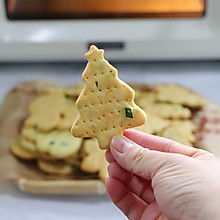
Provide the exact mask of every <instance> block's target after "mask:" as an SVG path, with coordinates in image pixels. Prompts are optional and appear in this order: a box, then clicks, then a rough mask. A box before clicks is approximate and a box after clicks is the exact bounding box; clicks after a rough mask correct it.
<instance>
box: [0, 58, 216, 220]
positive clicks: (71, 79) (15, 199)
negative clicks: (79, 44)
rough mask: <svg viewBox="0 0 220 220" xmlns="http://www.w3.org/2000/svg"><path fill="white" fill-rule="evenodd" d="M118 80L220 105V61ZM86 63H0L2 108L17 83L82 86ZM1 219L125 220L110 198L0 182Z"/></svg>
mask: <svg viewBox="0 0 220 220" xmlns="http://www.w3.org/2000/svg"><path fill="white" fill-rule="evenodd" d="M114 66H116V67H117V68H118V70H119V78H121V79H122V80H124V81H127V82H137V83H179V84H182V85H184V86H187V87H189V88H190V89H192V90H194V91H196V92H198V93H199V94H201V95H203V96H205V97H207V98H208V99H210V100H212V101H214V102H216V103H218V104H220V62H190V63H187V62H184V63H178V62H176V63H123V64H117V63H116V64H114ZM84 67H85V64H82V63H77V64H53V63H52V64H13V65H12V64H0V103H1V102H2V100H3V98H4V96H5V94H6V93H7V92H8V91H9V90H10V89H11V88H12V87H13V86H14V85H15V84H16V83H18V82H20V81H24V80H32V79H42V78H48V79H55V80H57V81H59V82H60V83H62V84H72V83H75V82H80V81H81V73H82V71H83V69H84ZM0 219H2V220H3V219H4V220H29V219H32V220H35V219H36V220H60V219H62V220H75V219H76V220H79V219H80V220H84V219H85V220H86V219H94V220H99V219H100V220H108V219H109V220H110V219H111V220H112V219H114V220H119V219H120V220H123V219H126V218H125V217H124V216H123V214H122V213H121V212H120V211H119V210H118V209H117V208H116V207H115V206H114V205H113V204H112V203H111V201H110V200H109V198H108V197H107V195H71V196H40V195H29V194H26V193H23V192H20V191H19V190H18V189H17V188H16V187H15V186H14V185H13V184H12V183H11V182H4V183H0Z"/></svg>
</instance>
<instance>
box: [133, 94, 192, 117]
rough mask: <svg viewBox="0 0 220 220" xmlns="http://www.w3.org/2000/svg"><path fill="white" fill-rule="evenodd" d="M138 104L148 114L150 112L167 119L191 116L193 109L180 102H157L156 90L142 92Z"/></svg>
mask: <svg viewBox="0 0 220 220" xmlns="http://www.w3.org/2000/svg"><path fill="white" fill-rule="evenodd" d="M137 104H138V105H139V106H140V107H141V108H142V109H144V110H145V112H146V113H147V114H148V113H149V112H150V113H153V114H155V115H158V116H160V117H162V118H166V119H169V118H170V119H186V118H189V117H191V111H190V110H189V109H188V108H186V107H183V106H182V105H180V104H171V103H164V102H157V100H156V93H155V92H142V94H141V95H140V96H139V99H138V100H137Z"/></svg>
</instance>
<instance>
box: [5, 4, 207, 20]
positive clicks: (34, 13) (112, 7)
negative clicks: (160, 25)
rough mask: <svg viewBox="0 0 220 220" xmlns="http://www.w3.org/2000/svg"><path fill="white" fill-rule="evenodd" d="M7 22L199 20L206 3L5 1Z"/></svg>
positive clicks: (203, 13) (203, 12)
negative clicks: (22, 20)
mask: <svg viewBox="0 0 220 220" xmlns="http://www.w3.org/2000/svg"><path fill="white" fill-rule="evenodd" d="M5 2H6V8H7V15H8V18H9V19H15V20H16V19H77V18H87V19H89V18H190V17H192V18H196V17H197V18H199V17H203V16H204V15H205V10H206V0H5Z"/></svg>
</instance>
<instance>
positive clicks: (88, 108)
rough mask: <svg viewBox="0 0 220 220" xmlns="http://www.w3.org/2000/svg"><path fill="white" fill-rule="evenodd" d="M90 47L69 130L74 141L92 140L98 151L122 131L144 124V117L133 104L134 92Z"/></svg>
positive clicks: (97, 52)
mask: <svg viewBox="0 0 220 220" xmlns="http://www.w3.org/2000/svg"><path fill="white" fill-rule="evenodd" d="M103 54H104V51H103V50H99V49H97V48H96V47H95V46H91V47H90V50H89V52H88V53H87V54H86V55H85V56H86V58H87V59H88V61H89V62H88V64H87V66H86V68H85V70H84V72H83V75H82V79H83V81H84V82H85V86H84V88H83V90H82V92H81V94H80V95H79V98H78V99H77V102H76V105H77V108H78V110H79V114H78V117H77V119H76V120H75V122H74V123H73V126H72V129H71V130H72V134H73V135H74V136H76V137H96V138H97V139H98V142H99V146H100V148H101V149H107V148H109V145H110V141H111V139H112V137H113V136H114V135H116V134H121V133H122V132H123V130H124V129H126V128H131V127H135V126H140V125H142V124H144V122H145V119H146V115H145V113H144V112H143V111H142V110H141V109H140V108H139V107H138V106H137V105H136V104H135V103H134V91H133V89H132V88H130V87H129V86H128V85H127V84H125V83H124V82H123V81H121V80H120V79H119V78H118V77H117V74H118V72H117V69H115V68H114V67H113V66H112V65H110V64H109V63H108V61H106V60H105V59H104V57H103Z"/></svg>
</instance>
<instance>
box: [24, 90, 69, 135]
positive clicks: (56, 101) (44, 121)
mask: <svg viewBox="0 0 220 220" xmlns="http://www.w3.org/2000/svg"><path fill="white" fill-rule="evenodd" d="M65 102H66V99H65V97H64V96H63V94H60V93H49V94H44V95H41V96H39V97H38V98H36V99H35V100H34V101H33V102H32V103H31V105H30V109H29V111H30V115H29V117H28V118H27V119H26V121H25V125H26V126H29V127H36V128H37V129H39V130H41V131H43V132H48V131H50V130H52V129H54V128H57V127H58V124H59V122H60V118H61V114H62V113H63V111H64V109H65Z"/></svg>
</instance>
